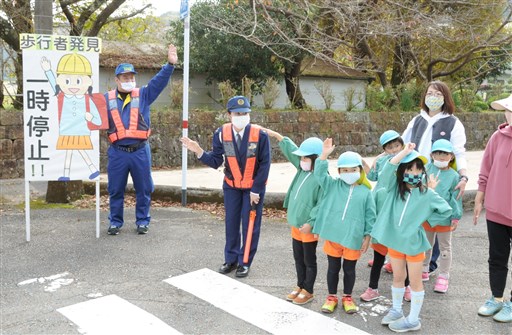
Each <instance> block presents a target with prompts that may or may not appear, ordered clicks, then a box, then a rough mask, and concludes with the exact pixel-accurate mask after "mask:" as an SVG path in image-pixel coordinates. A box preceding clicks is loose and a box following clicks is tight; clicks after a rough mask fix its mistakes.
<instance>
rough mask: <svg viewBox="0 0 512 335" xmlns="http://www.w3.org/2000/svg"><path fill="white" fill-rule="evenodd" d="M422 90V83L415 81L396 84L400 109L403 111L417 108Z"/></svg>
mask: <svg viewBox="0 0 512 335" xmlns="http://www.w3.org/2000/svg"><path fill="white" fill-rule="evenodd" d="M423 91H424V87H423V85H418V84H417V83H416V82H415V81H411V82H409V83H405V84H402V85H399V86H397V87H396V92H397V96H398V100H399V106H400V109H401V110H403V111H405V112H410V111H414V110H417V109H418V108H419V106H420V105H421V102H420V101H421V96H422V95H423Z"/></svg>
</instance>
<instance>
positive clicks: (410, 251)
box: [371, 162, 452, 256]
mask: <svg viewBox="0 0 512 335" xmlns="http://www.w3.org/2000/svg"><path fill="white" fill-rule="evenodd" d="M397 168H398V165H395V164H392V163H390V162H387V163H386V165H385V166H384V168H383V169H382V172H381V175H380V176H379V177H380V178H382V181H383V182H384V185H383V187H385V190H386V191H387V197H386V198H385V201H384V204H383V205H382V208H381V209H380V211H379V215H378V216H377V220H376V222H375V225H374V226H373V230H372V233H371V235H372V237H373V238H374V239H375V240H376V241H377V242H378V243H380V244H383V245H385V246H386V247H388V248H391V249H394V250H397V251H399V252H401V253H404V254H406V255H411V256H413V255H417V254H419V253H422V252H424V251H426V250H428V249H430V248H431V247H432V246H431V245H430V244H429V242H428V240H427V236H426V234H425V230H424V229H423V227H422V224H423V222H425V221H427V220H428V219H429V218H430V217H431V216H432V214H434V213H436V215H438V218H439V219H441V220H447V219H449V218H450V216H451V214H452V208H451V207H450V205H449V204H448V203H447V202H446V201H445V200H444V199H443V198H442V197H441V196H440V195H439V194H437V192H435V191H434V190H431V189H427V190H426V192H423V193H422V192H420V189H419V188H413V189H411V192H410V193H407V194H406V195H405V201H404V200H402V199H401V198H400V196H399V195H398V190H397V188H398V185H397V179H396V170H397ZM435 225H436V224H435V223H433V224H432V226H435Z"/></svg>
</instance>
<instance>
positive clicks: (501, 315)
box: [493, 301, 512, 322]
mask: <svg viewBox="0 0 512 335" xmlns="http://www.w3.org/2000/svg"><path fill="white" fill-rule="evenodd" d="M493 319H494V320H495V321H498V322H512V302H510V301H507V302H504V303H503V307H502V308H501V311H499V312H498V313H497V314H496V315H494V316H493Z"/></svg>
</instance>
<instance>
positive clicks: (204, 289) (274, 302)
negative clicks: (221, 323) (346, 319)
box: [164, 269, 368, 334]
mask: <svg viewBox="0 0 512 335" xmlns="http://www.w3.org/2000/svg"><path fill="white" fill-rule="evenodd" d="M164 282H166V283H168V284H171V285H173V286H176V287H177V288H179V289H182V290H184V291H187V292H189V293H191V294H193V295H195V296H196V297H198V298H200V299H202V300H205V301H207V302H209V303H210V304H212V305H214V306H215V307H218V308H220V309H223V310H224V311H226V312H228V313H229V314H232V315H234V316H236V317H238V318H240V319H242V320H244V321H246V322H248V323H251V324H253V325H254V326H256V327H259V328H261V329H263V330H266V331H267V332H269V333H271V334H368V333H366V332H364V331H362V330H360V329H357V328H354V327H352V326H350V325H347V324H345V323H343V322H340V321H337V320H334V319H332V318H329V317H326V316H324V315H322V314H320V313H316V312H313V311H310V310H309V309H307V308H303V307H301V306H298V305H294V304H292V303H290V302H288V301H285V300H283V299H279V298H276V297H274V296H272V295H270V294H267V293H265V292H262V291H259V290H257V289H255V288H253V287H251V286H249V285H247V284H243V283H241V282H239V281H237V280H234V279H232V278H230V277H228V276H225V275H222V274H219V273H217V272H214V271H212V270H209V269H201V270H197V271H194V272H190V273H187V274H184V275H180V276H176V277H171V278H169V279H166V280H164Z"/></svg>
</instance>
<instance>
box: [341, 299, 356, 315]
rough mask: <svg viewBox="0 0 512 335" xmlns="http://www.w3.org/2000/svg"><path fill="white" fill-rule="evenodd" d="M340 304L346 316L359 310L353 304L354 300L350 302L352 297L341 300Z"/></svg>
mask: <svg viewBox="0 0 512 335" xmlns="http://www.w3.org/2000/svg"><path fill="white" fill-rule="evenodd" d="M341 303H342V304H343V309H344V310H345V313H347V314H354V313H356V312H357V311H358V310H359V308H358V307H357V306H356V304H355V303H354V300H352V297H351V296H349V295H346V296H344V297H343V298H341Z"/></svg>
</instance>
